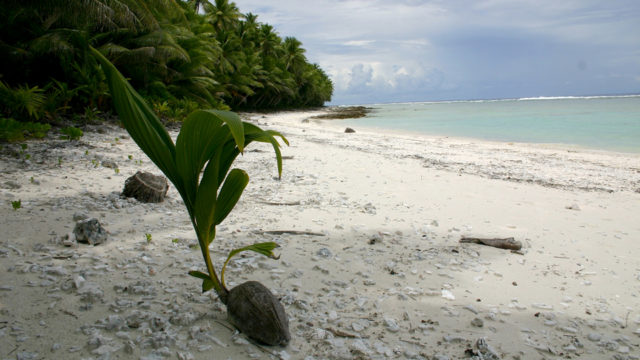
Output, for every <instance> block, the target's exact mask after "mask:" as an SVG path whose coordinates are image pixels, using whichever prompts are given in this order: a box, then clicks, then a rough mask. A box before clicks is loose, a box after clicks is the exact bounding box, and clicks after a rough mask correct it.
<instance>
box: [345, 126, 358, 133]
mask: <svg viewBox="0 0 640 360" xmlns="http://www.w3.org/2000/svg"><path fill="white" fill-rule="evenodd" d="M344 132H345V133H347V134H353V133H355V132H356V131H355V130H353V129H352V128H350V127H348V128H346V129H344Z"/></svg>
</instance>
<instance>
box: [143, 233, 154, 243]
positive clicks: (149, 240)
mask: <svg viewBox="0 0 640 360" xmlns="http://www.w3.org/2000/svg"><path fill="white" fill-rule="evenodd" d="M144 237H145V239H147V244H151V241H152V240H153V239H152V237H151V234H149V233H146V234H144Z"/></svg>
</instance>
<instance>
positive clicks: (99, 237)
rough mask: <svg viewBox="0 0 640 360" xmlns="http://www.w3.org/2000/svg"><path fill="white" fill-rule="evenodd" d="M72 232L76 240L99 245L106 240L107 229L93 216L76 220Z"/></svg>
mask: <svg viewBox="0 0 640 360" xmlns="http://www.w3.org/2000/svg"><path fill="white" fill-rule="evenodd" d="M73 233H74V234H75V235H76V240H77V241H78V242H82V243H89V245H99V244H102V243H103V242H106V241H107V230H105V229H104V228H103V227H102V225H100V222H99V221H98V219H95V218H91V219H87V220H81V221H78V222H77V223H76V227H75V229H73Z"/></svg>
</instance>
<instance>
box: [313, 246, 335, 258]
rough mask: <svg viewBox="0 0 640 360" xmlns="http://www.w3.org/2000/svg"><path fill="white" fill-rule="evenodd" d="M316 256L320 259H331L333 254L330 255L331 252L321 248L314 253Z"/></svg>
mask: <svg viewBox="0 0 640 360" xmlns="http://www.w3.org/2000/svg"><path fill="white" fill-rule="evenodd" d="M316 255H318V256H320V257H323V258H326V259H329V258H331V257H332V256H333V254H332V253H331V250H329V249H327V248H322V249H320V250H318V251H317V252H316Z"/></svg>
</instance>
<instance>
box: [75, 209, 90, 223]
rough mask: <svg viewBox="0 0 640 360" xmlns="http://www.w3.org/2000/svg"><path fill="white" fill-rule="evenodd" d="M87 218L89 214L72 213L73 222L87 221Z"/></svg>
mask: <svg viewBox="0 0 640 360" xmlns="http://www.w3.org/2000/svg"><path fill="white" fill-rule="evenodd" d="M88 218H89V214H87V213H85V212H82V211H76V212H75V213H73V221H80V220H87V219H88Z"/></svg>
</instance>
